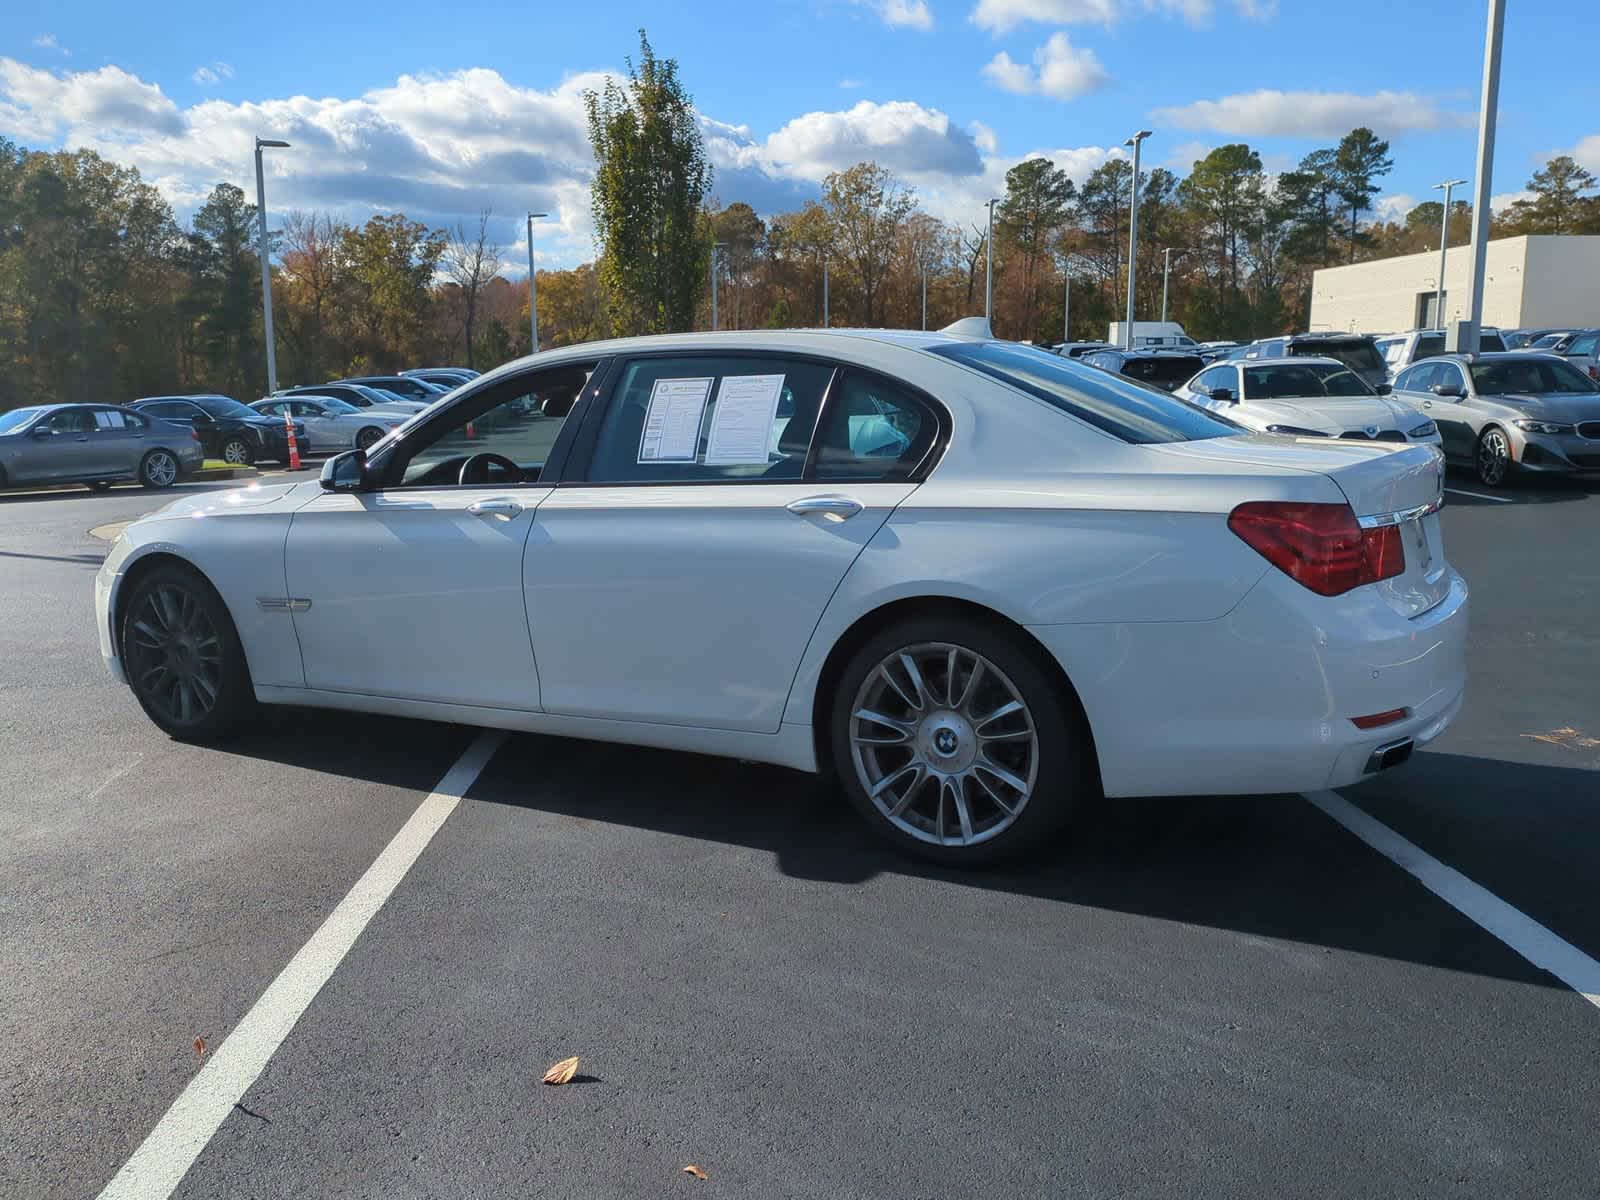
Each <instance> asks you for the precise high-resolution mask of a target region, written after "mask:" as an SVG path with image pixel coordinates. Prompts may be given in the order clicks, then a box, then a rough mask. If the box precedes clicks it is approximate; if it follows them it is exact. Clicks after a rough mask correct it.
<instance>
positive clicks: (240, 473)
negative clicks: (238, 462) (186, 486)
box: [183, 467, 261, 483]
mask: <svg viewBox="0 0 1600 1200" xmlns="http://www.w3.org/2000/svg"><path fill="white" fill-rule="evenodd" d="M260 474H261V472H260V471H258V470H256V469H255V468H254V467H209V468H208V467H202V468H200V470H198V471H191V472H190V473H189V474H187V475H185V476H184V477H183V482H184V483H191V482H196V481H198V482H201V483H204V482H207V481H209V480H216V479H255V478H257V477H258V476H259V475H260Z"/></svg>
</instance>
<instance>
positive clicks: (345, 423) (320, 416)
mask: <svg viewBox="0 0 1600 1200" xmlns="http://www.w3.org/2000/svg"><path fill="white" fill-rule="evenodd" d="M250 407H251V408H253V409H255V410H256V411H257V412H258V413H261V414H262V415H263V416H267V417H282V416H285V415H292V416H293V417H294V419H295V421H296V422H298V423H302V424H304V425H305V427H306V433H307V434H308V435H309V436H310V438H311V439H312V441H313V443H314V444H315V445H316V447H317V449H319V450H327V449H338V450H366V449H369V448H370V447H372V446H373V445H374V444H375V443H376V442H377V441H378V439H380V438H381V437H383V436H384V434H386V433H388V432H389V431H390V430H391V429H398V428H399V427H400V426H401V425H404V424H405V423H406V421H407V420H408V419H409V418H408V417H407V416H406V415H405V414H404V413H392V412H382V411H379V410H378V409H376V408H367V409H361V408H357V407H356V406H355V405H353V404H346V403H345V402H344V401H343V400H340V399H338V398H336V397H334V396H306V395H297V396H268V397H267V398H266V399H264V400H257V401H256V402H255V403H254V404H252V405H251V406H250Z"/></svg>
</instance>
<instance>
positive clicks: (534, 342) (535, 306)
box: [528, 212, 550, 354]
mask: <svg viewBox="0 0 1600 1200" xmlns="http://www.w3.org/2000/svg"><path fill="white" fill-rule="evenodd" d="M549 215H550V214H549V213H533V212H531V213H529V214H528V353H529V354H537V353H539V277H538V276H537V275H535V274H534V271H533V223H534V222H535V221H538V220H543V219H544V218H545V217H548V216H549Z"/></svg>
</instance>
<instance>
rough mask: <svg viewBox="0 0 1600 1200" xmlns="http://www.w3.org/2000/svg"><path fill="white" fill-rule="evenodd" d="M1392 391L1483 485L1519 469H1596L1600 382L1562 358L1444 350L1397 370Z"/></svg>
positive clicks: (1577, 471) (1545, 471) (1594, 471)
mask: <svg viewBox="0 0 1600 1200" xmlns="http://www.w3.org/2000/svg"><path fill="white" fill-rule="evenodd" d="M1394 394H1395V396H1396V397H1397V398H1399V399H1402V400H1405V401H1407V402H1409V403H1411V404H1415V405H1416V406H1417V407H1418V408H1420V409H1421V410H1422V411H1423V412H1425V413H1427V414H1428V416H1430V417H1432V418H1433V421H1434V423H1435V424H1436V425H1438V426H1439V433H1440V436H1441V437H1442V438H1443V440H1444V453H1445V458H1446V459H1448V460H1449V461H1451V462H1458V463H1463V464H1467V465H1470V466H1471V467H1472V468H1473V470H1475V471H1476V472H1477V475H1478V482H1479V483H1482V484H1483V485H1484V486H1485V487H1499V486H1500V485H1501V484H1503V483H1505V482H1506V480H1507V479H1509V478H1510V477H1511V476H1512V474H1513V473H1515V472H1517V471H1527V472H1536V473H1539V474H1552V475H1578V474H1596V475H1600V385H1597V384H1596V383H1595V382H1594V381H1593V380H1592V379H1590V378H1589V377H1588V376H1587V375H1586V374H1584V372H1582V371H1580V370H1578V369H1577V368H1576V367H1574V366H1573V365H1572V364H1571V363H1569V362H1568V361H1567V360H1565V359H1563V358H1558V357H1556V356H1555V355H1551V354H1534V353H1530V352H1529V351H1526V350H1513V351H1509V352H1507V353H1504V354H1448V355H1444V356H1442V357H1439V358H1430V359H1426V360H1424V361H1423V362H1419V363H1417V364H1416V365H1415V366H1412V367H1408V368H1407V369H1406V370H1404V371H1402V372H1400V374H1399V376H1398V378H1396V380H1395V385H1394Z"/></svg>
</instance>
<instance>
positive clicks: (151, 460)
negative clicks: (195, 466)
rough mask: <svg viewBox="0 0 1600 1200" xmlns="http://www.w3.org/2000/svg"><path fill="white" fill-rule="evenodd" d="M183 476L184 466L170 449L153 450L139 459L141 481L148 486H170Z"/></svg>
mask: <svg viewBox="0 0 1600 1200" xmlns="http://www.w3.org/2000/svg"><path fill="white" fill-rule="evenodd" d="M181 478H183V466H182V464H181V463H179V462H178V456H177V455H176V454H174V453H173V452H172V451H170V450H152V451H150V453H148V454H146V455H145V456H144V457H143V458H142V459H140V460H139V482H140V483H141V484H142V485H143V486H145V487H147V488H150V489H152V490H159V489H161V488H169V487H171V486H172V485H173V484H175V483H177V482H178V480H179V479H181Z"/></svg>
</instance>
